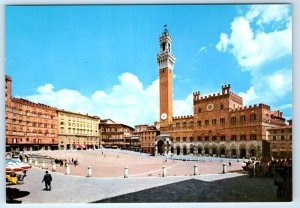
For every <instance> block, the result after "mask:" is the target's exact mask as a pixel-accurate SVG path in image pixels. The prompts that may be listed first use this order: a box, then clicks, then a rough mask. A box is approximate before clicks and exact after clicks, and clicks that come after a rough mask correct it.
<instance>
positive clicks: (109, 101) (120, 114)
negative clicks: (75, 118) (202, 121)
mask: <svg viewBox="0 0 300 208" xmlns="http://www.w3.org/2000/svg"><path fill="white" fill-rule="evenodd" d="M118 79H119V83H118V84H117V85H114V86H113V87H112V90H111V92H105V91H103V90H97V91H95V92H94V93H93V94H92V95H91V96H90V97H87V96H84V95H82V94H81V93H80V92H78V91H76V90H71V89H61V90H58V91H55V90H54V86H53V85H52V84H45V85H43V86H40V87H38V89H37V94H34V95H30V96H27V97H25V99H28V100H31V101H33V102H39V103H44V104H48V105H50V106H53V107H57V108H59V109H65V110H69V111H73V112H81V113H88V114H90V115H97V116H99V117H100V118H102V119H103V118H111V119H112V120H114V121H116V122H120V123H124V124H127V125H130V126H134V125H136V124H152V123H153V122H154V121H158V119H159V80H158V79H157V80H154V81H153V82H152V83H151V84H150V85H149V86H147V87H144V86H143V84H142V83H141V81H140V80H139V79H138V77H137V76H135V75H134V74H131V73H128V72H126V73H123V74H121V75H120V76H119V77H118ZM174 109H177V110H176V113H177V115H187V114H191V113H192V111H191V110H192V94H191V95H189V96H188V97H187V98H186V99H185V100H174Z"/></svg>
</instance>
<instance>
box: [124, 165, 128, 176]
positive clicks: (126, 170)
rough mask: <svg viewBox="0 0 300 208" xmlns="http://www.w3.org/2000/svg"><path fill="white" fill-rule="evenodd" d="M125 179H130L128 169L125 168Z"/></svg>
mask: <svg viewBox="0 0 300 208" xmlns="http://www.w3.org/2000/svg"><path fill="white" fill-rule="evenodd" d="M124 178H128V167H125V168H124Z"/></svg>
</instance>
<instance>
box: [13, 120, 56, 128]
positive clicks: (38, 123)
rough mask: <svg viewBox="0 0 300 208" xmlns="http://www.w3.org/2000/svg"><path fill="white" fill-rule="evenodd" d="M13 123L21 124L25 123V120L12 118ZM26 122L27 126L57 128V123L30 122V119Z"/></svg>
mask: <svg viewBox="0 0 300 208" xmlns="http://www.w3.org/2000/svg"><path fill="white" fill-rule="evenodd" d="M12 123H13V124H19V125H23V121H22V120H18V121H17V120H16V119H15V118H13V119H12ZM24 124H26V125H27V126H33V127H41V128H52V129H54V128H55V124H48V123H42V122H30V121H26V122H24Z"/></svg>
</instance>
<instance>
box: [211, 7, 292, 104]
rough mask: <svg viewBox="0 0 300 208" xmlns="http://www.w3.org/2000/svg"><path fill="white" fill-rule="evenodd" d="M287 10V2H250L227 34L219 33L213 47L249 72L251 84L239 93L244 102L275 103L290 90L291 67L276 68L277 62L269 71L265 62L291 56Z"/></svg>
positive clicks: (288, 12) (289, 24)
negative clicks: (232, 57) (226, 53)
mask: <svg viewBox="0 0 300 208" xmlns="http://www.w3.org/2000/svg"><path fill="white" fill-rule="evenodd" d="M289 10H290V6H289V5H253V6H251V7H250V9H249V11H248V12H246V14H245V15H241V16H237V17H235V18H234V19H233V21H232V23H231V32H230V33H228V34H227V33H221V34H220V39H219V42H218V43H217V44H216V48H217V50H218V51H220V52H229V53H231V54H232V55H233V56H234V58H235V59H236V60H237V62H238V64H239V65H240V66H241V70H243V71H244V70H248V71H250V75H251V86H250V87H249V89H248V90H247V91H246V92H240V93H239V95H240V96H242V97H243V99H244V104H246V105H248V104H254V103H255V102H264V103H267V104H272V103H276V102H278V101H279V100H280V99H281V98H284V97H285V96H286V95H288V93H290V92H291V90H292V71H291V69H289V68H287V69H279V68H281V65H280V64H277V66H278V68H277V69H276V68H275V69H274V68H272V70H270V69H269V68H267V65H266V63H270V62H272V61H275V60H279V58H282V57H291V53H292V21H291V16H290V11H289ZM278 63H280V62H278ZM270 71H272V72H270ZM274 71H275V72H274Z"/></svg>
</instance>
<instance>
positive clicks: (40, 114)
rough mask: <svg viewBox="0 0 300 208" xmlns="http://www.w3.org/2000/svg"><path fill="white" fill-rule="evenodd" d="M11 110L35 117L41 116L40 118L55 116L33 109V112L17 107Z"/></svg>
mask: <svg viewBox="0 0 300 208" xmlns="http://www.w3.org/2000/svg"><path fill="white" fill-rule="evenodd" d="M8 111H9V110H8ZM11 112H13V113H16V114H20V115H26V116H33V117H39V118H47V119H53V118H55V116H54V115H48V114H43V113H37V112H35V111H33V112H30V111H26V112H23V111H20V110H17V109H12V111H11Z"/></svg>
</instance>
